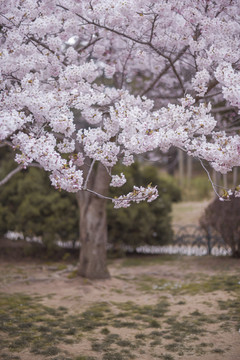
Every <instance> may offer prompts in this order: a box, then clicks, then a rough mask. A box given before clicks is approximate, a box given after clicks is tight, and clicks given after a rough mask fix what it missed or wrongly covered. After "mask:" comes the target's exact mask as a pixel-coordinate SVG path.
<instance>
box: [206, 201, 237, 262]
mask: <svg viewBox="0 0 240 360" xmlns="http://www.w3.org/2000/svg"><path fill="white" fill-rule="evenodd" d="M200 225H201V226H202V228H203V229H204V230H205V231H206V233H209V232H210V231H211V229H214V230H215V231H216V232H217V233H218V234H219V235H220V236H221V237H222V238H223V240H224V241H225V243H226V244H227V245H228V246H230V248H231V250H232V255H233V256H234V257H240V199H239V198H232V197H231V201H226V202H219V200H218V199H217V198H216V199H215V200H214V201H213V202H212V203H211V204H210V205H209V206H208V207H207V208H206V210H205V212H204V214H203V216H202V217H201V219H200Z"/></svg>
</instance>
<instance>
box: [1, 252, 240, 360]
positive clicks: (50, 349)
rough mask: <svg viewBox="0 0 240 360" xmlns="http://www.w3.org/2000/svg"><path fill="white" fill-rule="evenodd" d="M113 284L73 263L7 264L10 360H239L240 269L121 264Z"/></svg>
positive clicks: (168, 260)
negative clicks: (79, 271) (83, 273)
mask: <svg viewBox="0 0 240 360" xmlns="http://www.w3.org/2000/svg"><path fill="white" fill-rule="evenodd" d="M109 268H110V272H111V274H112V278H111V279H109V280H104V281H89V280H86V279H82V278H78V277H76V272H75V271H74V269H73V268H72V267H70V266H69V265H68V264H67V263H54V264H45V263H40V262H39V263H38V264H34V263H32V264H29V263H24V262H20V263H2V264H1V265H0V286H1V287H0V289H1V292H0V339H1V341H0V358H1V359H3V360H14V359H16V360H19V359H21V360H31V359H33V360H41V359H49V360H123V359H137V360H138V359H143V360H145V359H146V360H153V359H163V360H177V359H184V360H194V359H199V358H200V359H204V360H218V359H219V360H220V359H221V360H222V359H225V360H237V359H238V358H239V354H240V333H239V328H240V271H239V269H240V261H239V260H236V259H230V258H211V257H202V258H194V257H183V256H182V257H181V256H158V257H138V258H137V257H134V258H125V259H122V260H111V262H110V265H109Z"/></svg>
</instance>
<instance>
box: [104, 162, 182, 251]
mask: <svg viewBox="0 0 240 360" xmlns="http://www.w3.org/2000/svg"><path fill="white" fill-rule="evenodd" d="M114 170H115V172H116V173H118V174H119V173H121V172H124V174H125V176H126V178H127V183H126V184H125V185H124V186H122V187H121V188H110V195H111V196H113V197H114V196H119V195H121V194H127V193H128V192H130V191H132V189H133V186H134V185H136V186H141V185H142V186H147V185H148V184H149V183H152V185H153V186H155V185H157V188H158V192H159V197H158V198H157V199H156V200H155V201H153V202H151V203H148V202H141V203H139V204H132V205H131V206H130V207H128V208H121V209H113V205H112V204H111V203H110V202H109V203H108V204H107V207H108V228H109V242H110V243H112V244H113V245H114V247H116V248H117V247H119V245H121V244H124V245H130V246H133V247H134V248H135V247H137V246H139V245H144V244H148V245H164V244H166V243H167V242H170V241H171V240H172V237H173V231H172V227H171V210H172V208H171V204H172V202H173V201H175V202H176V201H180V200H181V191H180V189H179V187H178V186H177V185H176V183H175V181H174V179H173V178H172V177H167V178H165V179H164V178H162V177H161V176H160V175H159V170H158V169H157V168H156V167H154V166H146V165H143V164H140V163H138V162H136V163H134V164H133V165H132V166H130V167H123V166H120V165H118V166H117V167H115V169H114Z"/></svg>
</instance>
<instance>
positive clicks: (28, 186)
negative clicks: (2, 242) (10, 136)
mask: <svg viewBox="0 0 240 360" xmlns="http://www.w3.org/2000/svg"><path fill="white" fill-rule="evenodd" d="M0 150H1V159H2V160H1V166H0V167H1V178H2V177H3V175H4V173H5V174H7V172H8V171H9V170H11V169H12V168H14V167H16V164H15V163H14V162H13V160H12V154H11V153H9V152H6V151H5V153H4V154H3V150H2V149H0ZM3 155H4V156H3ZM8 230H10V231H17V232H21V233H22V234H23V236H24V238H26V237H33V236H40V237H41V238H42V242H43V243H44V244H45V245H46V246H47V247H48V248H51V246H54V243H55V242H56V241H57V240H62V241H72V242H75V241H76V240H77V239H78V233H79V231H78V207H77V201H76V198H75V195H74V194H70V193H67V192H65V191H61V192H59V191H56V190H55V189H54V188H53V187H52V186H51V184H50V181H49V179H48V175H47V173H46V172H44V171H43V170H41V169H39V168H28V169H27V170H25V171H21V172H20V173H17V174H16V175H14V176H13V177H12V178H11V180H10V181H9V182H7V183H6V184H5V185H4V186H2V187H1V188H0V234H1V235H4V234H5V233H6V232H7V231H8Z"/></svg>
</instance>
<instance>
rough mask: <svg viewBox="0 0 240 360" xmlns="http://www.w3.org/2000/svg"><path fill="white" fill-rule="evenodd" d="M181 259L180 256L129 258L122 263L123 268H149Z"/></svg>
mask: <svg viewBox="0 0 240 360" xmlns="http://www.w3.org/2000/svg"><path fill="white" fill-rule="evenodd" d="M176 259H180V257H179V255H157V256H155V255H152V256H142V257H129V258H126V259H124V260H123V261H122V262H121V267H132V266H149V265H155V264H162V263H166V262H171V261H175V260H176Z"/></svg>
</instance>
